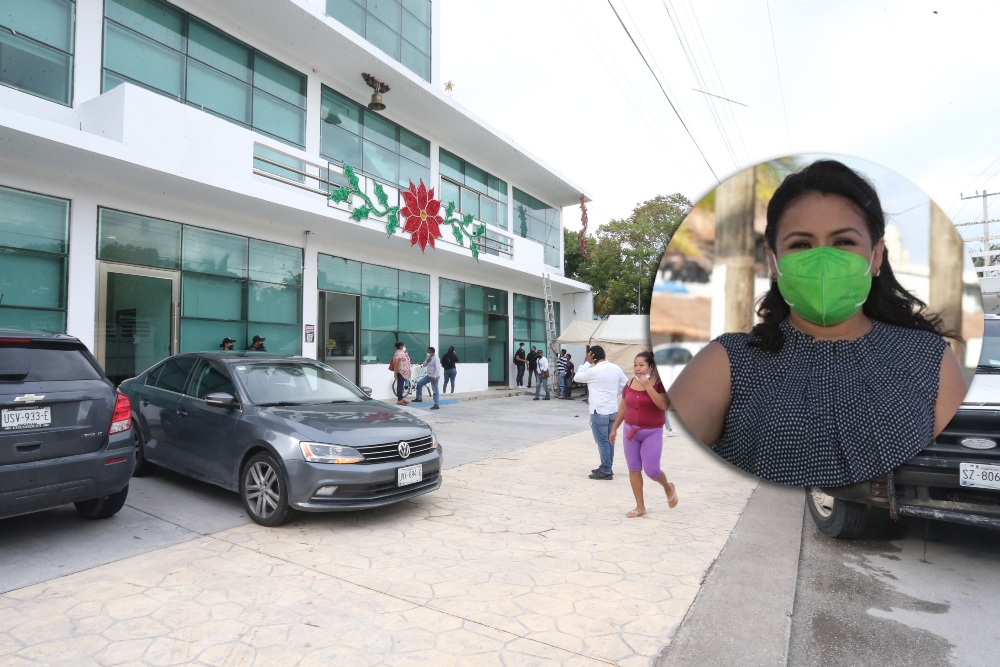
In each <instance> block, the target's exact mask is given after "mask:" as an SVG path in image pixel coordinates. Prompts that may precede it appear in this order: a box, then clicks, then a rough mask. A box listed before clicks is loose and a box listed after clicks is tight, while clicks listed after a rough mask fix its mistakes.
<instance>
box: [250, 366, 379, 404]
mask: <svg viewBox="0 0 1000 667" xmlns="http://www.w3.org/2000/svg"><path fill="white" fill-rule="evenodd" d="M235 368H236V374H237V375H239V377H240V379H241V380H242V381H243V386H244V387H246V390H247V392H248V393H249V394H250V400H251V401H252V402H253V403H255V404H256V405H319V404H321V403H357V402H360V401H366V400H368V397H367V396H365V395H364V394H363V393H361V391H360V390H358V389H357V388H356V387H355V386H354V385H352V384H351V383H350V382H348V381H347V380H345V379H344V378H343V377H341V376H340V375H338V374H337V373H335V372H333V371H332V370H329V369H326V368H323V367H321V366H318V365H314V364H306V363H296V362H294V361H276V362H273V363H263V364H243V365H238V366H236V367H235Z"/></svg>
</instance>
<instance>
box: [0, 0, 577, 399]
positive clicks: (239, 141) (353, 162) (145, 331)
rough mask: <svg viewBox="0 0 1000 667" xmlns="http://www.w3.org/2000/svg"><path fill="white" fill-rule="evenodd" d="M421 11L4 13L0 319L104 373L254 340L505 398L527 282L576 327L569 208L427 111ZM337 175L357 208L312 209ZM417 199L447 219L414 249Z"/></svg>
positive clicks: (7, 9) (445, 108) (472, 128)
mask: <svg viewBox="0 0 1000 667" xmlns="http://www.w3.org/2000/svg"><path fill="white" fill-rule="evenodd" d="M440 5H441V2H440V0H367V2H365V0H173V2H170V3H168V2H166V1H164V0H76V1H75V2H74V1H73V0H4V1H3V2H0V326H14V327H22V328H33V329H46V330H54V331H65V332H67V333H70V334H72V335H74V336H77V337H79V338H80V339H82V340H83V341H84V342H86V343H87V345H88V346H90V347H91V349H93V350H94V352H95V354H96V355H97V357H98V359H99V360H100V362H101V363H102V364H104V366H105V368H106V370H107V372H108V375H109V376H110V377H111V378H112V379H113V380H116V381H118V380H121V379H124V378H126V377H130V376H132V375H134V374H136V373H138V372H140V371H142V370H143V369H145V368H147V367H148V366H150V365H152V364H153V363H155V362H156V361H158V360H160V359H162V358H164V357H166V356H168V355H170V354H174V353H178V352H187V351H195V350H213V349H219V346H220V343H221V341H222V340H223V338H226V337H228V338H232V339H234V340H235V341H236V343H235V346H236V348H237V349H240V348H245V347H246V346H248V345H249V343H250V341H251V339H252V338H253V337H254V336H263V337H264V338H265V339H266V342H265V346H266V348H267V350H268V351H270V352H282V353H289V354H302V355H306V356H310V357H319V358H322V359H324V360H325V361H326V362H327V363H329V364H331V365H332V366H334V367H336V368H337V369H338V370H340V371H342V372H343V373H344V374H345V375H347V376H348V377H349V378H351V379H352V380H355V381H357V383H358V384H361V385H367V386H370V387H372V388H373V389H374V391H375V396H376V397H385V396H388V395H389V385H390V372H389V371H388V369H387V365H388V363H389V358H390V356H391V355H392V353H393V351H394V344H395V343H396V341H400V340H401V341H404V342H406V343H407V347H408V349H409V350H410V351H411V354H412V355H413V356H415V357H418V358H420V360H422V352H423V350H424V348H426V347H427V346H428V345H433V346H435V347H437V348H438V349H439V350H441V351H443V350H446V349H447V348H448V347H449V346H454V347H455V348H456V351H457V352H458V355H459V358H460V361H461V365H460V366H459V373H458V390H459V391H462V390H478V389H485V388H486V387H487V386H489V385H502V386H504V385H511V384H513V382H514V366H513V363H512V357H513V353H514V350H515V349H516V348H517V345H518V344H519V343H521V342H524V343H526V345H537V346H542V345H543V344H544V340H545V324H544V307H543V305H544V302H543V300H542V297H543V289H542V276H543V274H549V275H550V276H551V281H552V287H553V294H554V301H555V305H556V309H557V315H558V321H559V328H560V330H561V329H562V328H563V327H565V326H566V325H567V324H568V323H569V321H571V320H573V319H590V318H591V317H592V316H593V315H592V312H593V306H592V295H591V291H590V287H589V286H588V285H585V284H583V283H580V282H577V281H574V280H570V279H567V278H565V277H564V276H563V267H562V257H563V248H562V246H563V228H562V209H563V208H564V207H567V206H571V205H574V204H577V203H578V202H579V201H580V198H581V196H584V197H586V192H584V191H582V190H581V188H580V187H578V186H577V185H575V184H573V183H572V182H570V181H569V180H568V179H567V178H566V177H564V176H563V175H562V174H561V173H560V172H558V171H556V170H554V169H553V168H551V167H549V166H548V165H546V164H545V163H543V162H542V161H541V160H539V159H538V158H536V157H534V156H533V155H531V154H530V153H528V152H527V151H525V150H524V149H523V148H521V147H519V146H518V145H516V144H515V143H514V142H513V141H512V140H511V139H510V138H508V137H507V136H505V135H503V134H501V133H499V132H498V131H497V130H495V129H493V128H492V127H490V126H489V125H487V124H486V123H484V122H483V121H481V120H479V119H478V118H476V117H475V116H474V115H472V114H470V113H469V112H468V111H466V110H465V109H463V108H461V107H460V106H459V105H457V104H455V103H454V102H453V101H452V100H451V98H450V97H449V96H447V95H446V94H444V93H443V90H442V88H443V86H442V82H441V81H440V75H439V70H440V66H439V65H440V64H439V60H438V53H439V49H438V45H439V43H440V40H441V34H440V30H439V26H440V11H441V9H440ZM363 74H366V75H370V76H371V77H374V79H375V80H377V81H379V82H382V83H383V84H385V85H387V86H389V91H388V92H385V93H383V95H382V97H383V100H384V102H385V104H386V105H387V108H385V109H384V110H381V111H378V112H375V111H372V110H371V109H369V108H368V106H367V105H368V104H369V99H371V96H372V93H373V92H374V91H373V89H372V88H370V87H369V86H368V84H367V83H366V79H365V78H364V77H363ZM373 106H376V105H373ZM344 164H346V165H349V166H350V167H351V168H352V169H353V171H354V172H355V173H356V175H357V180H356V181H355V183H356V186H357V192H358V193H361V194H364V195H365V196H364V197H362V196H360V195H359V194H352V195H351V196H350V197H349V198H348V199H347V201H338V199H342V198H343V197H336V198H334V199H331V198H329V197H328V196H327V195H328V193H330V192H331V190H332V189H334V188H339V187H340V186H344V187H348V186H350V185H351V182H350V179H349V178H348V177H347V175H346V174H345V173H344V168H343V165H344ZM420 181H423V183H424V184H425V185H426V187H427V188H428V189H430V188H433V190H434V197H435V198H436V199H440V200H441V202H442V205H441V211H440V213H439V215H441V216H442V217H444V216H445V214H446V212H447V211H446V207H447V204H448V203H449V202H453V203H454V205H455V209H456V210H455V211H454V213H453V215H452V216H451V217H450V218H449V220H450V221H451V222H448V221H445V222H443V223H442V224H441V225H440V227H439V232H440V234H441V236H440V237H438V238H434V239H433V241H434V247H431V246H430V245H427V247H426V248H425V249H423V251H422V248H421V244H420V243H419V242H417V241H418V240H419V239H421V238H423V240H424V241H426V235H427V234H428V233H429V232H431V231H433V230H432V229H430V228H429V227H427V226H426V225H427V223H426V222H425V220H424V218H425V217H427V216H422V215H421V213H422V212H423V213H426V214H429V216H430V218H431V219H432V220H433V219H434V210H433V209H434V204H430V205H429V207H427V206H423V205H422V204H423V202H419V203H420V204H421V207H420V210H416V211H412V210H410V209H412V208H414V206H410V207H407V203H406V201H404V198H403V197H402V196H401V195H400V191H401V190H406V189H408V188H409V184H410V182H413V183H417V184H419V183H420ZM337 192H338V193H342V192H343V191H342V190H337ZM380 193H381V196H380ZM366 197H367V200H366ZM394 206H398V207H400V208H401V209H403V210H401V211H399V212H398V213H396V214H395V216H393V215H392V211H391V207H394ZM366 212H368V215H367V216H366V215H365V213H366ZM386 212H388V214H384V213H386ZM379 213H383V214H384V215H379ZM467 216H471V220H472V222H467V220H468V219H469V218H468V217H467ZM393 218H395V220H396V221H398V223H399V224H398V225H395V224H394V223H393V222H392V219H393ZM480 225H482V226H483V228H484V229H485V233H483V234H482V235H481V236H480V237H478V239H477V240H476V241H475V243H476V244H477V251H478V255H479V256H478V259H477V258H475V257H473V253H472V252H471V243H472V242H473V241H471V240H470V239H469V237H468V233H469V232H474V231H475V230H476V229H478V228H479V227H480ZM394 226H395V229H392V228H393V227H394ZM414 228H416V232H412V230H413V229H414ZM459 238H460V241H461V242H459ZM415 242H417V243H416V245H414V243H415Z"/></svg>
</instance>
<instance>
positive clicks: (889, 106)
mask: <svg viewBox="0 0 1000 667" xmlns="http://www.w3.org/2000/svg"><path fill="white" fill-rule="evenodd" d="M435 1H436V2H440V3H441V12H442V13H441V19H442V23H441V56H440V60H441V76H442V81H449V80H450V81H452V82H453V83H454V91H453V93H452V95H453V97H454V98H455V100H456V101H457V102H459V103H460V104H462V105H463V106H465V107H466V108H468V109H469V110H470V111H472V112H473V113H475V114H476V115H478V116H479V117H481V118H482V119H484V120H485V121H487V122H488V123H490V124H491V125H493V126H494V127H496V128H497V129H498V130H500V131H502V132H505V133H507V134H509V135H511V136H513V138H514V140H515V141H516V142H518V143H519V144H521V145H522V146H524V147H525V148H526V149H528V150H529V151H531V152H532V153H533V154H535V155H537V156H538V157H540V158H541V159H543V160H544V161H545V162H547V163H548V164H550V165H552V166H553V167H555V168H557V169H559V170H561V171H562V172H563V173H564V174H565V175H566V176H567V177H568V178H569V179H571V180H572V181H573V182H575V183H577V184H578V185H580V186H581V187H582V188H584V189H586V190H587V192H589V193H590V195H591V196H592V197H593V202H592V203H590V204H588V213H589V219H590V229H593V228H594V227H596V226H598V225H600V224H602V223H604V222H606V221H608V220H609V219H613V218H622V217H626V216H627V215H628V214H629V213H630V212H631V210H632V208H633V207H634V206H635V205H636V204H638V203H640V202H642V201H645V200H648V199H651V198H652V197H654V196H656V195H657V194H663V195H668V194H671V193H674V192H680V193H681V194H683V195H685V196H686V197H687V198H688V199H689V200H691V201H692V202H697V201H698V200H699V199H700V198H701V197H702V196H704V195H705V194H706V193H707V192H709V191H710V190H712V189H713V188H714V187H715V186H717V185H718V182H719V181H720V180H723V181H724V180H725V179H726V178H728V177H729V176H731V175H733V174H735V173H736V172H738V171H740V170H741V169H742V168H744V167H746V166H749V165H751V164H756V163H759V162H763V161H766V160H769V159H773V158H776V157H781V156H785V155H796V154H817V153H824V154H835V155H843V156H853V157H855V158H859V159H861V160H864V161H866V162H868V163H872V164H873V165H876V167H875V169H878V168H879V167H881V168H882V169H884V170H887V171H888V172H894V173H895V174H897V175H899V176H900V177H902V179H904V180H905V181H908V182H909V183H911V184H913V186H915V188H916V189H918V190H921V191H923V192H924V193H926V195H927V196H929V197H930V198H932V199H934V201H936V202H937V203H938V205H939V206H940V207H941V208H942V209H944V210H945V212H946V213H948V214H949V215H950V216H951V217H952V220H953V221H955V222H971V221H974V220H977V219H978V220H981V219H982V202H981V200H974V201H961V200H960V199H959V197H960V194H962V193H964V194H965V195H967V196H968V195H971V194H974V192H975V191H976V190H977V189H978V190H983V189H988V190H989V191H990V192H994V191H997V192H1000V123H998V122H997V117H998V111H1000V85H998V83H997V81H998V76H997V75H998V74H1000V58H998V57H996V55H995V53H994V50H995V47H994V43H995V40H994V38H993V32H992V31H993V27H994V26H996V25H997V24H998V22H1000V6H998V4H997V3H986V2H962V3H957V2H941V1H938V2H923V1H921V0H907V1H905V2H904V1H898V2H878V3H876V2H871V1H869V2H860V1H851V0H841V1H839V2H836V3H816V2H804V1H802V2H792V1H789V0H611V2H610V3H609V0H530V1H529V0H504V1H503V2H496V1H495V0H493V1H490V2H487V1H486V0H435ZM612 6H613V7H614V9H615V10H617V12H618V15H619V16H620V17H621V20H622V21H623V22H624V23H625V25H626V26H627V27H628V29H629V31H630V32H631V35H632V38H633V39H634V40H635V41H636V43H637V44H638V45H639V48H640V49H641V51H642V52H643V54H644V55H645V57H646V60H647V61H648V63H649V66H650V68H652V69H653V70H654V71H655V72H656V74H657V78H654V77H653V75H652V74H651V73H650V71H649V69H647V66H646V64H644V62H643V60H642V58H641V57H640V56H639V54H638V53H637V51H636V47H635V46H633V44H632V42H631V41H630V40H629V36H628V35H627V34H626V32H625V30H624V29H623V28H622V25H621V24H620V23H619V20H618V18H617V17H616V15H615V13H614V12H613V11H612ZM671 17H673V19H674V20H673V22H672V21H671ZM675 25H676V26H677V30H675ZM678 32H679V33H680V37H679V36H678ZM682 38H683V40H684V44H685V45H686V48H685V47H682ZM695 72H697V74H695ZM657 79H658V80H659V82H660V84H662V85H663V88H664V89H665V90H666V92H667V96H668V97H669V100H670V102H672V103H673V105H674V108H676V109H677V113H675V112H674V110H673V108H672V107H671V105H670V102H668V100H667V98H666V97H665V96H664V94H663V92H662V91H661V89H660V86H659V85H658V83H657ZM699 87H700V88H701V89H702V90H705V91H707V92H710V93H714V94H716V95H720V96H723V97H727V98H729V99H730V100H733V101H734V102H733V103H730V102H724V101H722V100H718V99H714V98H711V97H708V96H706V95H704V94H702V93H699V92H695V91H694V90H692V89H693V88H699ZM736 102H738V103H739V104H737V103H736ZM742 105H745V106H742ZM678 115H679V117H678ZM682 120H683V124H682V122H681V121H682ZM685 126H686V128H687V129H685ZM689 132H690V135H689ZM692 136H693V140H692ZM703 155H704V157H703ZM903 190H905V188H904V189H903ZM912 194H913V193H912V192H910V193H909V194H908V195H907V194H905V193H902V191H901V194H900V197H901V198H902V199H905V198H906V197H907V196H910V195H912ZM990 202H991V215H990V217H991V218H998V219H1000V196H998V197H996V198H991V199H990ZM916 203H917V202H916V200H914V204H916ZM896 206H903V207H904V208H906V202H903V201H901V202H900V203H898V204H897V202H896V197H895V195H894V196H893V197H892V198H891V201H887V202H886V203H885V205H884V208H885V209H886V210H887V211H888V212H890V213H892V212H894V211H893V210H892V208H893V207H896ZM899 210H900V211H901V210H903V209H899ZM927 210H928V209H927V207H926V205H924V206H923V207H922V208H920V207H918V208H915V209H913V210H912V211H910V212H908V213H907V214H906V215H905V216H902V217H901V222H900V224H901V226H902V228H903V231H904V244H905V245H906V246H907V249H908V250H909V251H910V252H911V253H914V252H915V251H917V249H918V247H920V246H923V247H925V248H926V240H925V239H926V234H927V233H928V231H927V230H928V225H927V223H926V219H925V218H926V217H927V215H928V213H927ZM913 211H917V212H918V213H917V214H916V215H917V216H918V217H919V216H922V217H923V218H924V219H923V220H922V221H921V220H917V219H915V218H914V215H915V214H914V212H913ZM921 211H922V213H921ZM993 211H995V212H993ZM896 212H898V211H896ZM905 221H912V224H910V223H906V224H903V223H905ZM564 223H565V225H566V227H567V228H568V229H579V227H580V222H579V207H572V208H566V209H565V210H564ZM960 230H961V231H962V233H963V235H964V236H966V237H972V236H978V235H981V234H982V231H981V230H982V228H981V227H980V226H971V227H962V228H960ZM994 233H1000V224H997V225H996V232H994ZM917 236H922V237H923V238H924V240H922V241H918V240H917V238H916V237H917ZM911 239H912V240H911ZM977 249H978V248H977ZM915 258H916V257H915Z"/></svg>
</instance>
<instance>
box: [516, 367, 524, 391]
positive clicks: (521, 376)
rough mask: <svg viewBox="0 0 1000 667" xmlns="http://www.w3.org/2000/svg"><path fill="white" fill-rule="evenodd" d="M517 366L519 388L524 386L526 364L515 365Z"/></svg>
mask: <svg viewBox="0 0 1000 667" xmlns="http://www.w3.org/2000/svg"><path fill="white" fill-rule="evenodd" d="M515 365H516V366H517V386H518V387H520V386H521V385H523V384H524V364H515Z"/></svg>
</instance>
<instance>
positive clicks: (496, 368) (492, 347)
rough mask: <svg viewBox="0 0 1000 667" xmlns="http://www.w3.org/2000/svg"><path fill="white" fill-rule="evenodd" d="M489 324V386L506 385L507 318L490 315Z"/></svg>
mask: <svg viewBox="0 0 1000 667" xmlns="http://www.w3.org/2000/svg"><path fill="white" fill-rule="evenodd" d="M489 318H490V322H489V351H488V354H487V358H488V359H489V362H488V363H489V367H488V370H489V383H490V384H491V385H504V386H505V385H506V384H507V366H508V363H507V318H506V316H503V315H490V316H489Z"/></svg>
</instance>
